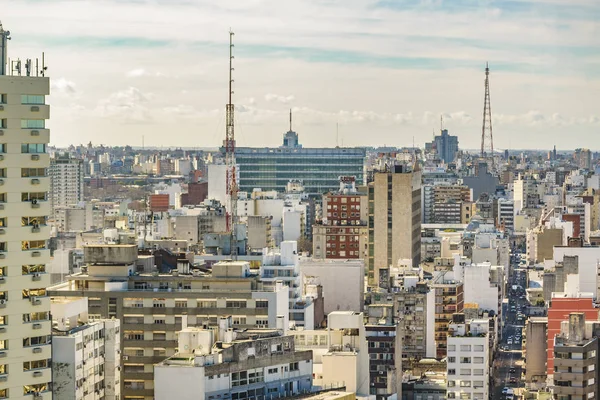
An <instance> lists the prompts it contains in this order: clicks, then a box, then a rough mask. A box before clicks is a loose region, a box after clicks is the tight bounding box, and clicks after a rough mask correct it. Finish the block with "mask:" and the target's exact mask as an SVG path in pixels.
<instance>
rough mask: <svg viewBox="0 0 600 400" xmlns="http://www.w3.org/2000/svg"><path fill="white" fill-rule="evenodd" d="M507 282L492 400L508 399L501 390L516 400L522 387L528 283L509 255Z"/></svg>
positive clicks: (524, 274) (515, 261) (516, 262)
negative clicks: (508, 390)
mask: <svg viewBox="0 0 600 400" xmlns="http://www.w3.org/2000/svg"><path fill="white" fill-rule="evenodd" d="M507 281H508V285H507V290H506V293H507V297H508V304H506V305H505V309H503V315H502V318H503V320H504V324H503V325H504V329H503V332H502V339H501V340H500V341H499V345H498V351H497V353H496V357H495V358H494V363H493V368H492V376H493V382H492V383H493V389H492V391H491V396H492V399H506V398H510V395H509V396H507V395H506V394H505V393H504V394H503V390H504V388H511V389H512V390H513V391H514V394H515V398H518V393H519V390H518V388H522V387H524V383H523V368H524V360H523V359H522V357H523V348H522V346H523V337H522V336H523V328H524V326H525V319H526V316H525V314H526V312H527V300H526V298H525V288H526V286H527V280H526V271H522V270H519V259H518V258H517V257H516V256H515V255H511V265H510V268H509V271H508V279H507Z"/></svg>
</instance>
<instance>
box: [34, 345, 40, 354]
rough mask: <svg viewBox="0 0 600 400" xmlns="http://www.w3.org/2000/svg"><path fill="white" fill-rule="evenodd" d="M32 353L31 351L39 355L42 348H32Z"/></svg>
mask: <svg viewBox="0 0 600 400" xmlns="http://www.w3.org/2000/svg"><path fill="white" fill-rule="evenodd" d="M32 351H33V353H34V354H37V353H41V352H42V348H41V347H34V348H33V350H32Z"/></svg>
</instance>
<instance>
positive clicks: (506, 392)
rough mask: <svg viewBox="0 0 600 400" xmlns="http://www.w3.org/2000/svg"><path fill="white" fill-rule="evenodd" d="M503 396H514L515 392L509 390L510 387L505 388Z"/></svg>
mask: <svg viewBox="0 0 600 400" xmlns="http://www.w3.org/2000/svg"><path fill="white" fill-rule="evenodd" d="M502 394H503V395H505V396H507V395H512V394H514V391H513V390H512V389H511V388H509V387H508V386H505V387H504V389H502Z"/></svg>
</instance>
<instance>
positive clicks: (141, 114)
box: [97, 87, 153, 123]
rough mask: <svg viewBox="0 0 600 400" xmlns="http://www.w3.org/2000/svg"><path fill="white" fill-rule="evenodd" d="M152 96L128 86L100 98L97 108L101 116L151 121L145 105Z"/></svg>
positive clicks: (144, 121)
mask: <svg viewBox="0 0 600 400" xmlns="http://www.w3.org/2000/svg"><path fill="white" fill-rule="evenodd" d="M152 97H153V96H152V94H150V93H148V94H147V93H143V92H142V91H141V90H139V89H137V88H135V87H129V88H127V89H125V90H121V91H118V92H115V93H112V94H111V95H110V96H108V97H107V98H106V99H103V100H100V101H99V102H98V107H97V110H98V111H99V112H100V113H101V115H102V116H104V117H109V118H114V119H116V120H117V121H119V122H124V123H149V122H151V121H152V113H151V112H150V110H149V109H148V106H147V105H148V103H149V100H150V99H151V98H152Z"/></svg>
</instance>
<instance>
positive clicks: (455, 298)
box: [433, 281, 465, 359]
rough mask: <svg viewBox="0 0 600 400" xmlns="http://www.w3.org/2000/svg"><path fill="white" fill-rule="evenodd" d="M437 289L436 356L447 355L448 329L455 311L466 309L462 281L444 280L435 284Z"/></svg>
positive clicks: (459, 311) (442, 356) (434, 286)
mask: <svg viewBox="0 0 600 400" xmlns="http://www.w3.org/2000/svg"><path fill="white" fill-rule="evenodd" d="M433 290H434V291H435V349H436V358H440V359H441V358H444V357H446V351H447V344H448V343H447V342H448V329H449V325H450V323H452V316H453V315H454V314H455V313H462V312H463V310H464V305H465V303H464V286H463V283H462V282H454V281H442V282H439V283H437V282H436V283H434V284H433Z"/></svg>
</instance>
